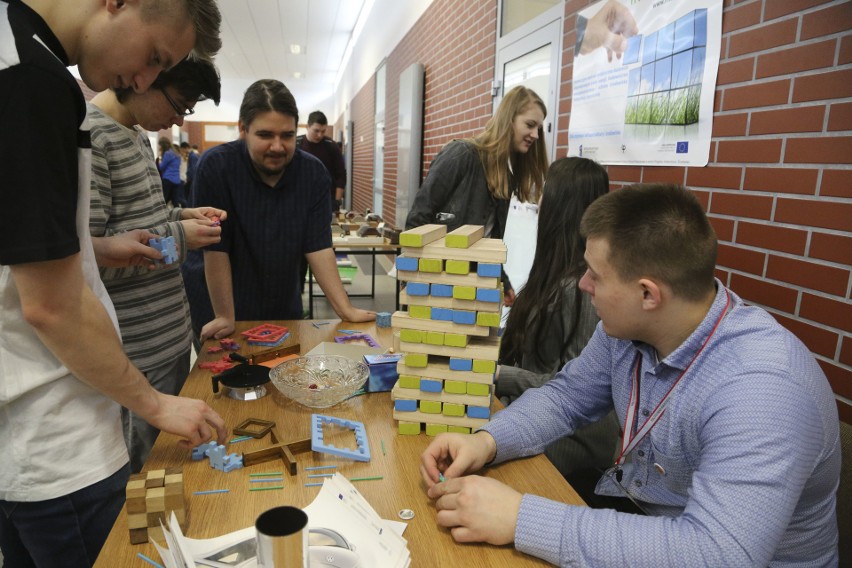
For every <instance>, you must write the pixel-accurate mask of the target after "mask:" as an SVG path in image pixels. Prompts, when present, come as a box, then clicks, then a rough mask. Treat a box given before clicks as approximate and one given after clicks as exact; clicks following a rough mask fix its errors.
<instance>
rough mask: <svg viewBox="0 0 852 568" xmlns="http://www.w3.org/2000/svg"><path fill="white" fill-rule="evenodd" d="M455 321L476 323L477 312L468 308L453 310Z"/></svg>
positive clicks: (465, 323)
mask: <svg viewBox="0 0 852 568" xmlns="http://www.w3.org/2000/svg"><path fill="white" fill-rule="evenodd" d="M453 323H461V324H464V325H473V324H475V323H476V312H469V311H467V310H453Z"/></svg>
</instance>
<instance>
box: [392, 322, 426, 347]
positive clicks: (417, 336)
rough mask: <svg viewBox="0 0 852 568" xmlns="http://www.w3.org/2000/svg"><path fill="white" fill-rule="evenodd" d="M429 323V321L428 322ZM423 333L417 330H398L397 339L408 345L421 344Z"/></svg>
mask: <svg viewBox="0 0 852 568" xmlns="http://www.w3.org/2000/svg"><path fill="white" fill-rule="evenodd" d="M430 321H431V320H430ZM424 334H425V332H423V331H420V330H419V329H400V330H399V338H400V339H401V340H403V341H408V342H409V343H423V335H424Z"/></svg>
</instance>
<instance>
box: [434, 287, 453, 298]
mask: <svg viewBox="0 0 852 568" xmlns="http://www.w3.org/2000/svg"><path fill="white" fill-rule="evenodd" d="M432 295H433V296H435V297H436V298H452V297H453V287H452V286H450V285H449V284H432Z"/></svg>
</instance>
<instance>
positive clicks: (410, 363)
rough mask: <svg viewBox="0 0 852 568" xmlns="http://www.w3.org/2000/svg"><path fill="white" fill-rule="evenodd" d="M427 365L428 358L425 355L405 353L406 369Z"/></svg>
mask: <svg viewBox="0 0 852 568" xmlns="http://www.w3.org/2000/svg"><path fill="white" fill-rule="evenodd" d="M428 364H429V356H428V355H427V354H425V353H406V354H405V366H406V367H425V366H426V365H428Z"/></svg>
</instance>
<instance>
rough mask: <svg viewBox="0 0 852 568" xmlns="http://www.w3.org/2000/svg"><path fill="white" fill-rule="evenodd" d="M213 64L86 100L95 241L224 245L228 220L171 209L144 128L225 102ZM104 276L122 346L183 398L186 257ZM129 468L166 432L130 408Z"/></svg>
mask: <svg viewBox="0 0 852 568" xmlns="http://www.w3.org/2000/svg"><path fill="white" fill-rule="evenodd" d="M219 96H220V82H219V74H218V72H217V71H216V68H215V66H214V65H213V64H212V63H210V62H209V61H206V60H203V59H185V60H183V61H182V62H180V63H179V64H178V65H176V66H175V67H174V68H173V69H170V70H169V71H164V72H163V73H161V74H160V76H159V77H157V80H156V81H154V84H153V85H152V86H151V88H150V89H148V90H147V91H146V92H144V93H141V94H139V93H135V92H133V91H131V90H127V89H122V90H118V91H115V90H112V89H109V90H106V91H104V92H102V93H99V94H98V95H96V96H95V97H94V98H93V99H92V101H91V102H89V103H88V105H87V106H88V118H89V121H90V122H91V128H92V191H91V216H90V219H89V231H90V232H91V234H92V237H93V240H94V241H95V242H97V241H100V240H109V239H115V238H118V235H122V234H123V233H126V232H129V231H136V230H139V229H143V230H145V231H147V232H148V233H151V234H153V235H156V236H158V237H174V238H175V243H176V248H177V251H178V255H179V257H180V261H183V259H185V258H186V251H187V250H188V249H197V248H201V247H204V246H207V245H210V244H213V243H217V242H219V238H220V233H221V228H220V227H219V226H218V223H217V222H216V221H217V220H218V219H225V218H226V217H227V215H226V213H225V211H222V210H221V209H216V208H213V207H198V208H193V209H189V208H180V207H172V206H171V205H169V204H167V203H165V201H164V200H163V189H162V185H161V181H160V176H159V174H158V173H157V166H156V164H155V162H154V153H153V151H152V149H151V145H150V143H149V142H148V136H147V133H146V132H145V131H146V130H150V131H154V132H156V131H158V130H165V129H169V128H171V127H172V125H174V124H177V125H183V117H185V116H189V115H191V114H192V113H193V112H194V110H193V109H192V107H193V106H194V105H195V104H196V102H197V101H200V100H212V101H213V102H214V103H216V104H219ZM100 272H101V279H102V280H103V282H104V284H105V285H106V288H107V291H108V292H109V295H110V299H111V300H112V303H113V305H114V306H115V311H116V314H117V315H118V323H119V328H120V330H121V336H122V340H123V342H124V351H125V352H126V353H127V356H128V357H129V358H130V360H131V361H132V362H133V364H134V365H136V367H138V368H139V370H140V371H142V372H143V373H144V374H145V377H146V378H147V379H148V381H149V382H150V383H151V385H152V386H153V387H154V388H155V389H157V390H158V391H160V392H163V393H166V394H172V395H177V394H178V393H179V392H180V389H181V388H182V387H183V383H184V381H185V380H186V376H187V374H188V373H189V367H190V364H189V360H190V351H191V334H192V329H191V327H190V318H189V304H188V302H187V299H186V293H185V291H184V287H183V279H182V278H181V275H180V269H179V263H175V264H170V265H167V266H158V267H151V266H134V267H119V268H111V267H101V269H100ZM121 415H122V425H123V427H124V440H125V443H126V444H127V449H128V451H129V453H130V468H131V471H132V472H134V473H135V472H138V471H139V470H141V469H142V465H143V464H144V463H145V460H146V459H147V457H148V454H149V452H150V451H151V447H152V446H153V445H154V441H155V440H156V438H157V434H158V433H159V430H158V429H157V428H155V427H154V426H151V425H150V424H148V423H147V422H145V421H144V420H143V419H142V418H140V417H139V416H138V415H136V414H134V413H132V412H130V411H129V410H127V409H126V408H122V412H121Z"/></svg>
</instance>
